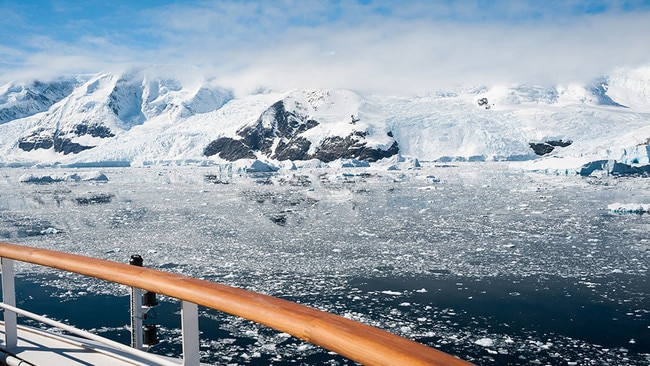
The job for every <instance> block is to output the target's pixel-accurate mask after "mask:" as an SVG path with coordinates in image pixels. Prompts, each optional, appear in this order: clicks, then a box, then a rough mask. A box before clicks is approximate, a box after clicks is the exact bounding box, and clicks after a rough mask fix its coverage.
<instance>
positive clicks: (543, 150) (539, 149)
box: [528, 142, 555, 156]
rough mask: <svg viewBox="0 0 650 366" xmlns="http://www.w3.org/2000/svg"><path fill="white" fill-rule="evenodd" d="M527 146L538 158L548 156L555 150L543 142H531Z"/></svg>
mask: <svg viewBox="0 0 650 366" xmlns="http://www.w3.org/2000/svg"><path fill="white" fill-rule="evenodd" d="M528 145H529V146H530V148H531V149H533V151H534V152H535V154H537V155H540V156H542V155H546V154H550V153H551V152H552V151H553V150H554V149H555V147H553V145H549V144H547V143H545V142H542V143H535V142H531V143H530V144H528Z"/></svg>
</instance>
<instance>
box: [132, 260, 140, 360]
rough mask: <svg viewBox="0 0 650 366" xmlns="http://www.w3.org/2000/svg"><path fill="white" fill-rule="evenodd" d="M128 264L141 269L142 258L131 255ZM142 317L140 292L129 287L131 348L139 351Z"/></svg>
mask: <svg viewBox="0 0 650 366" xmlns="http://www.w3.org/2000/svg"><path fill="white" fill-rule="evenodd" d="M129 264H130V265H132V266H138V267H142V257H141V256H139V255H132V256H131V259H130V260H129ZM142 317H143V311H142V290H141V289H139V288H135V287H131V347H133V348H135V349H139V350H141V349H142V348H143V347H142V339H143V337H142V335H143V333H142Z"/></svg>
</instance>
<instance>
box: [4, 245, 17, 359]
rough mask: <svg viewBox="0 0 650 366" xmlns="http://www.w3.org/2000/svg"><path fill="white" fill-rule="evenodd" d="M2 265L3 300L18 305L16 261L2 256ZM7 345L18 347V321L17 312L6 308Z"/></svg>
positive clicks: (11, 304) (10, 349)
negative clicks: (15, 275)
mask: <svg viewBox="0 0 650 366" xmlns="http://www.w3.org/2000/svg"><path fill="white" fill-rule="evenodd" d="M0 265H1V266H2V301H3V302H4V303H5V304H7V305H10V306H16V284H15V282H14V261H13V260H12V259H8V258H0ZM4 320H5V346H6V347H7V350H8V351H13V350H15V349H16V348H17V347H18V323H17V319H16V313H14V312H13V311H9V310H4Z"/></svg>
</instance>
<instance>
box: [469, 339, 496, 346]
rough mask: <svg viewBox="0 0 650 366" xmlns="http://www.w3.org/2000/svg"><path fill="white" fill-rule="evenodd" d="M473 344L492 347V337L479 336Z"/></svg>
mask: <svg viewBox="0 0 650 366" xmlns="http://www.w3.org/2000/svg"><path fill="white" fill-rule="evenodd" d="M474 344H478V345H479V346H481V347H492V346H494V339H492V338H481V339H478V340H476V341H475V342H474Z"/></svg>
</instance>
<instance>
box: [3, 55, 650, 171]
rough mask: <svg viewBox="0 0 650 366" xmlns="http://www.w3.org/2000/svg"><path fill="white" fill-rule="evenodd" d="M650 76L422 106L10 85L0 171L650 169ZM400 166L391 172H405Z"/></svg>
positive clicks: (323, 97)
mask: <svg viewBox="0 0 650 366" xmlns="http://www.w3.org/2000/svg"><path fill="white" fill-rule="evenodd" d="M649 142H650V66H648V67H641V68H637V69H620V70H617V71H615V72H613V73H611V74H610V75H606V76H603V77H598V78H594V81H593V82H592V83H590V84H588V85H578V84H566V85H557V86H552V87H541V86H534V85H497V86H492V87H473V88H466V89H458V90H452V91H447V92H436V93H430V94H426V95H419V96H408V97H407V96H405V97H395V96H390V97H387V96H368V95H364V96H362V95H358V94H356V93H354V92H352V91H348V90H316V91H303V90H294V91H288V92H265V93H259V94H252V95H245V96H238V97H235V96H234V95H233V93H232V92H231V91H229V90H227V89H224V88H222V87H220V86H219V85H215V84H214V82H213V81H212V80H209V79H206V78H205V77H203V76H202V75H201V74H200V72H198V70H196V69H193V68H189V67H180V66H149V67H131V68H128V69H126V70H124V71H121V72H117V73H100V74H97V75H91V76H77V77H72V78H70V77H69V78H62V79H58V80H55V81H51V82H42V81H36V82H31V83H29V82H22V83H20V82H15V83H11V84H8V85H4V86H0V152H1V155H0V165H10V166H30V165H34V164H41V165H51V164H61V165H72V166H109V165H121V166H124V165H131V166H142V165H148V164H169V163H173V164H183V163H211V162H229V161H237V160H241V159H260V160H267V161H270V162H274V161H275V162H278V164H280V162H283V161H305V160H313V159H318V160H320V161H322V162H325V163H327V162H332V161H336V160H338V159H356V160H365V161H370V162H374V161H378V160H381V159H385V158H390V159H392V160H395V159H396V158H395V156H399V157H400V158H402V157H408V158H414V159H420V160H431V161H492V160H508V161H526V162H527V163H526V164H528V166H529V167H530V168H532V169H547V168H554V167H555V168H559V167H565V166H566V167H571V168H579V167H580V166H581V165H583V164H585V163H588V162H590V161H596V160H605V159H613V160H617V161H619V162H622V163H626V164H648V163H649V162H648V156H649V155H650V147H648V143H649ZM392 160H391V161H392Z"/></svg>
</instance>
